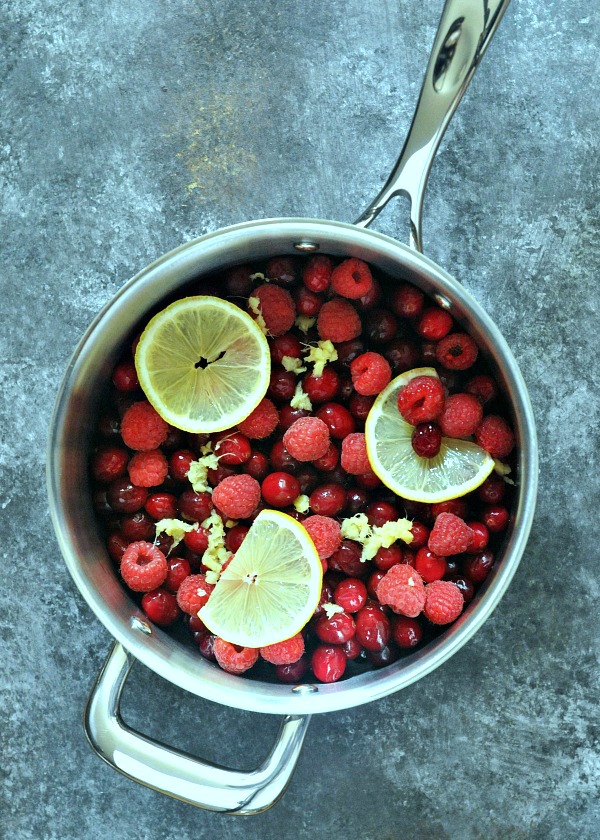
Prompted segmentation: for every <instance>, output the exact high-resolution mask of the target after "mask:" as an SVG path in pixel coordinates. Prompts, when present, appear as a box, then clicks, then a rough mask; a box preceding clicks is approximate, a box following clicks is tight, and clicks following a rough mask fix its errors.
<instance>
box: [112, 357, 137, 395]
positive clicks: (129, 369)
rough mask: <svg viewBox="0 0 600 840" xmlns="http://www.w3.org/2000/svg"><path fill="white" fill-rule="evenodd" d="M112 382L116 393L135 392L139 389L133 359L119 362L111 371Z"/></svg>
mask: <svg viewBox="0 0 600 840" xmlns="http://www.w3.org/2000/svg"><path fill="white" fill-rule="evenodd" d="M112 381H113V385H114V386H115V388H116V389H117V391H123V392H130V391H136V390H137V389H138V388H139V387H140V383H139V380H138V376H137V371H136V369H135V364H134V362H133V359H125V360H124V361H122V362H119V364H118V365H117V366H116V367H115V369H114V370H113V375H112Z"/></svg>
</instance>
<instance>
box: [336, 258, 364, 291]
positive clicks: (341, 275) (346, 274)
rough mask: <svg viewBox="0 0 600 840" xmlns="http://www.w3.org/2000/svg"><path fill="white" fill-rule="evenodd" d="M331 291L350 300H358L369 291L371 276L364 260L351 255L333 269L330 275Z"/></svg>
mask: <svg viewBox="0 0 600 840" xmlns="http://www.w3.org/2000/svg"><path fill="white" fill-rule="evenodd" d="M331 287H332V289H333V291H334V292H335V293H336V294H338V295H341V296H342V297H345V298H350V300H358V299H359V298H361V297H364V296H365V295H366V294H368V293H369V292H370V291H371V288H372V287H373V277H372V276H371V271H370V269H369V266H368V265H367V264H366V262H363V261H362V260H357V259H356V258H355V257H351V258H350V259H348V260H344V261H343V262H341V263H340V264H339V265H338V266H336V267H335V268H334V269H333V273H332V275H331Z"/></svg>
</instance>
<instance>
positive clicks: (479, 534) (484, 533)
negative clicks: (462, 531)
mask: <svg viewBox="0 0 600 840" xmlns="http://www.w3.org/2000/svg"><path fill="white" fill-rule="evenodd" d="M467 525H468V526H469V528H470V529H471V531H473V536H472V538H471V544H470V546H469V547H468V549H467V554H478V553H479V552H480V551H483V549H484V548H486V546H487V544H488V540H489V538H490V532H489V531H488V529H487V528H486V527H485V525H484V524H483V522H467Z"/></svg>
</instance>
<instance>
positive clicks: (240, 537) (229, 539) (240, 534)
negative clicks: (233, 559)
mask: <svg viewBox="0 0 600 840" xmlns="http://www.w3.org/2000/svg"><path fill="white" fill-rule="evenodd" d="M249 530H250V529H249V528H248V526H247V525H234V526H233V528H230V529H229V531H227V536H226V537H225V546H226V548H228V549H229V551H231V552H232V553H233V554H235V552H236V551H237V550H238V548H239V547H240V546H241V544H242V543H243V542H244V540H245V538H246V534H247V533H248V531H249Z"/></svg>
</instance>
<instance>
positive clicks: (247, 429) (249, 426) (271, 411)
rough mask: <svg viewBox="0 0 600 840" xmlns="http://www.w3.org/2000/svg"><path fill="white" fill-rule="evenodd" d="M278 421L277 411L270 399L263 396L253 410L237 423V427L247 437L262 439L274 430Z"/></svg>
mask: <svg viewBox="0 0 600 840" xmlns="http://www.w3.org/2000/svg"><path fill="white" fill-rule="evenodd" d="M278 423H279V412H278V411H277V409H276V408H275V406H274V404H273V403H272V402H271V400H269V399H267V397H264V398H263V399H262V400H261V401H260V402H259V404H258V405H257V406H256V408H255V409H254V411H253V412H252V413H251V414H249V415H248V417H246V419H245V420H242V422H241V423H238V429H239V430H240V432H242V434H244V435H246V437H247V438H251V439H252V440H262V439H263V438H266V437H269V435H270V434H271V432H274V431H275V429H276V428H277V425H278Z"/></svg>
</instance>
